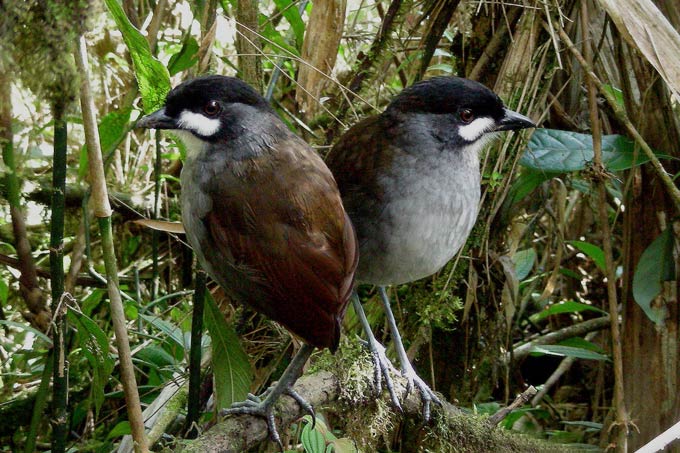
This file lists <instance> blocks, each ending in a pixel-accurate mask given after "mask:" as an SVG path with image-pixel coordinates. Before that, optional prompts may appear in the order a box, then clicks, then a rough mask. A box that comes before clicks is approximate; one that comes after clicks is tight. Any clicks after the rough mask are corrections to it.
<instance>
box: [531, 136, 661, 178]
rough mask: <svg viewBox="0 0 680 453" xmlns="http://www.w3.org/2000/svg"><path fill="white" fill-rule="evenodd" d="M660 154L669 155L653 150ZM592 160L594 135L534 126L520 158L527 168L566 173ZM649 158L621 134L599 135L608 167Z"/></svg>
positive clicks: (622, 166) (627, 165) (617, 167)
mask: <svg viewBox="0 0 680 453" xmlns="http://www.w3.org/2000/svg"><path fill="white" fill-rule="evenodd" d="M656 154H657V156H658V157H659V158H663V159H667V158H669V156H667V155H665V154H661V153H658V152H657V153H656ZM592 160H593V137H592V136H591V135H588V134H579V133H577V132H570V131H561V130H556V129H537V130H536V131H535V132H534V133H533V135H532V136H531V139H530V140H529V144H528V145H527V149H526V151H525V153H524V155H523V156H522V158H521V159H520V161H519V162H520V164H522V165H523V166H524V167H526V168H530V169H533V170H537V171H543V172H548V173H567V172H573V171H580V170H583V169H585V168H586V167H588V165H590V163H591V162H592ZM648 160H649V159H648V158H647V157H646V156H645V155H644V154H643V153H642V152H640V153H635V144H634V142H633V141H632V140H629V139H628V138H626V137H624V136H622V135H605V136H603V137H602V161H603V162H602V163H603V164H604V166H605V168H606V169H607V170H609V171H621V170H627V169H629V168H632V167H634V166H637V165H641V164H644V163H645V162H647V161H648Z"/></svg>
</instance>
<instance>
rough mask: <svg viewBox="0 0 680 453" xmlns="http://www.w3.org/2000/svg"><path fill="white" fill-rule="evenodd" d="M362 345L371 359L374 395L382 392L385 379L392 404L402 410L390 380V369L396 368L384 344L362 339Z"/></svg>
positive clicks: (395, 370) (394, 369)
mask: <svg viewBox="0 0 680 453" xmlns="http://www.w3.org/2000/svg"><path fill="white" fill-rule="evenodd" d="M362 342H363V343H364V345H365V346H366V347H367V348H368V349H369V351H370V352H371V360H372V361H373V383H374V386H375V393H376V395H378V396H379V395H381V394H382V382H383V380H384V381H385V387H386V388H387V392H388V393H389V394H390V400H391V401H392V405H393V406H394V407H395V408H396V409H397V410H398V411H399V412H402V411H403V410H402V408H401V403H400V402H399V398H398V397H397V392H396V391H395V390H394V382H393V381H392V376H391V374H390V372H391V371H394V372H397V369H396V368H395V367H394V365H392V362H390V359H388V358H387V354H385V346H383V345H382V344H380V343H379V342H378V341H377V340H375V339H373V340H372V341H371V340H369V341H362Z"/></svg>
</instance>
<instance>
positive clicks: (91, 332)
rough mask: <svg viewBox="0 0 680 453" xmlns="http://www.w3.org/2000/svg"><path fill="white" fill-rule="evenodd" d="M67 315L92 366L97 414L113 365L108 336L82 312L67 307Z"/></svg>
mask: <svg viewBox="0 0 680 453" xmlns="http://www.w3.org/2000/svg"><path fill="white" fill-rule="evenodd" d="M67 317H68V319H69V321H70V322H71V323H72V324H74V325H75V326H76V336H77V337H78V340H79V342H80V344H81V345H82V351H83V355H84V356H85V358H86V359H87V361H88V363H89V364H90V367H91V368H92V382H91V385H90V392H91V395H92V401H93V402H94V408H95V414H99V409H100V408H101V407H102V404H104V399H105V395H104V388H105V387H106V384H107V382H108V381H109V378H110V377H111V372H112V371H113V367H114V365H115V362H114V360H113V357H112V356H111V354H109V337H108V336H107V335H106V334H105V333H104V331H103V330H102V329H101V328H100V327H99V326H98V325H97V323H96V322H94V321H93V320H92V319H91V318H90V317H89V316H87V315H85V314H84V313H82V312H79V311H76V310H73V309H69V310H68V313H67Z"/></svg>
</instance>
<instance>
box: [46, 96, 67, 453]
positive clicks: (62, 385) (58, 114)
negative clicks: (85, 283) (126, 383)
mask: <svg viewBox="0 0 680 453" xmlns="http://www.w3.org/2000/svg"><path fill="white" fill-rule="evenodd" d="M65 107H66V106H65V105H64V101H63V100H60V101H58V102H55V104H54V105H53V106H52V117H53V119H54V160H53V166H52V214H51V219H50V273H51V274H52V314H53V316H54V321H53V329H54V331H53V336H52V338H53V345H54V346H53V347H54V349H53V350H54V354H53V356H52V357H53V359H54V369H53V377H52V412H53V414H52V452H54V453H63V452H64V451H66V436H67V435H68V413H67V404H68V382H67V378H66V374H67V370H66V367H67V362H66V359H65V357H66V353H65V351H64V349H63V348H64V345H65V342H64V337H65V333H66V320H65V317H63V316H59V310H60V308H59V304H60V303H61V301H62V296H63V294H64V208H65V206H64V203H65V198H64V191H65V189H66V152H67V143H66V138H67V133H68V131H67V125H66V116H65V112H64V110H65Z"/></svg>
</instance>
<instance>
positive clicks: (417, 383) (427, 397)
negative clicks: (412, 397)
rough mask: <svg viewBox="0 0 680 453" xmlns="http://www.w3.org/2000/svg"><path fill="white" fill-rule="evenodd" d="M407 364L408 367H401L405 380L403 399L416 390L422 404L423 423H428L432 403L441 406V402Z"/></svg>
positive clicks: (411, 366)
mask: <svg viewBox="0 0 680 453" xmlns="http://www.w3.org/2000/svg"><path fill="white" fill-rule="evenodd" d="M407 363H408V365H406V366H403V367H402V370H401V375H402V376H403V377H405V378H406V380H407V384H406V392H405V393H404V398H406V397H407V396H408V394H409V393H410V392H411V390H413V389H414V388H417V389H418V393H420V399H421V401H422V402H423V412H422V414H423V422H424V423H428V422H429V421H430V407H431V405H432V403H433V402H434V403H436V404H438V405H439V406H441V405H442V402H441V400H440V399H439V397H438V396H437V395H436V394H435V393H434V391H432V389H431V388H430V386H429V385H427V384H426V383H425V381H423V380H422V379H421V378H420V376H418V374H417V373H416V370H414V369H413V365H411V363H410V362H407Z"/></svg>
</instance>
